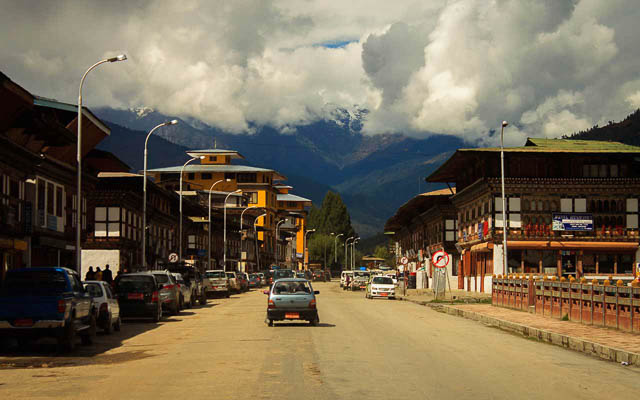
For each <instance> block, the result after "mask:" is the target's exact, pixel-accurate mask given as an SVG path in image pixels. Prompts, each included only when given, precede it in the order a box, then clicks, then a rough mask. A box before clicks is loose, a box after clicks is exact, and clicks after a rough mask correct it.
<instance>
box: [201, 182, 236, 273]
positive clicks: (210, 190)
mask: <svg viewBox="0 0 640 400" xmlns="http://www.w3.org/2000/svg"><path fill="white" fill-rule="evenodd" d="M225 181H226V182H229V181H231V179H220V180H219V181H215V182H214V183H213V185H211V187H210V188H209V245H208V246H207V248H208V250H209V251H208V253H209V264H208V267H209V269H213V268H211V192H212V191H213V187H214V186H215V185H217V184H218V183H220V182H225Z"/></svg>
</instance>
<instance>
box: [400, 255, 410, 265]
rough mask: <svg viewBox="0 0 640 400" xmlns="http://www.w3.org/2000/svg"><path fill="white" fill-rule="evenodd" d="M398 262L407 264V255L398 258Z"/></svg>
mask: <svg viewBox="0 0 640 400" xmlns="http://www.w3.org/2000/svg"><path fill="white" fill-rule="evenodd" d="M400 264H402V265H407V264H409V259H408V258H407V257H402V258H401V259H400Z"/></svg>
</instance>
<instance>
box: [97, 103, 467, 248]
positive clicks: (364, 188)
mask: <svg viewBox="0 0 640 400" xmlns="http://www.w3.org/2000/svg"><path fill="white" fill-rule="evenodd" d="M93 111H94V113H95V114H96V115H97V116H98V117H99V118H101V119H102V120H103V121H105V122H106V123H107V124H108V125H109V126H110V127H111V130H112V131H111V135H110V136H109V137H108V138H107V139H105V140H104V141H103V142H102V143H101V144H100V146H99V148H100V149H102V150H106V151H110V152H112V153H114V154H115V155H116V156H118V157H119V158H121V159H122V160H123V161H124V162H126V163H127V164H129V165H130V166H131V167H132V169H133V170H135V171H138V170H141V169H142V153H143V149H144V139H145V137H146V134H147V132H149V131H150V130H151V129H152V128H153V127H154V126H156V125H158V124H160V123H163V122H166V121H168V120H172V119H178V121H179V122H178V124H176V125H170V126H166V127H163V128H161V129H158V130H157V131H156V133H154V136H152V137H151V138H150V141H149V168H157V167H163V166H170V165H178V164H182V163H184V161H186V160H187V155H186V154H185V152H186V151H187V150H192V149H202V148H213V147H214V146H215V147H217V148H224V149H233V150H237V151H239V152H240V153H241V154H243V155H244V156H245V157H246V159H245V160H242V162H241V163H243V164H249V165H253V166H258V167H265V168H271V169H275V170H277V171H279V172H280V173H282V174H284V175H285V176H286V177H287V178H288V180H287V182H288V183H289V184H290V185H291V186H293V187H294V190H293V192H294V193H296V194H298V195H300V196H304V197H307V198H309V199H311V200H312V201H313V202H314V204H317V205H319V204H320V203H321V202H322V199H323V198H324V195H325V194H326V192H327V191H328V190H333V191H335V192H338V193H339V194H340V195H341V197H342V199H343V201H344V203H345V204H346V205H347V207H348V209H349V213H350V215H351V219H352V223H353V226H354V228H355V229H356V231H357V232H358V234H359V235H360V236H361V237H368V236H372V235H374V234H376V233H380V232H381V231H382V229H383V226H384V223H385V221H386V220H387V219H388V218H389V217H390V216H391V215H393V214H394V213H395V211H396V209H397V208H398V207H399V206H401V205H402V204H404V203H405V202H406V201H408V200H409V199H410V198H411V197H413V196H415V195H416V194H417V193H418V192H425V191H427V190H431V189H436V188H439V187H440V186H437V185H427V184H426V183H425V182H424V177H425V176H427V175H428V174H429V173H430V172H431V171H433V170H434V169H435V168H437V167H438V166H439V165H440V164H441V163H442V162H443V161H444V160H446V159H447V158H448V157H449V156H450V155H451V154H452V153H453V152H454V151H455V149H457V148H459V147H463V146H464V144H465V143H464V142H463V141H462V140H461V139H459V138H456V137H453V136H445V135H431V136H429V137H427V138H425V139H415V138H410V137H407V136H405V135H401V134H383V135H372V136H371V135H365V134H363V133H362V131H361V128H362V122H363V120H364V119H365V118H366V115H367V112H366V110H360V111H358V112H356V113H350V112H348V111H346V110H344V109H340V108H336V109H335V110H334V111H333V112H332V113H331V114H330V117H328V118H325V119H323V120H319V121H316V122H314V123H311V124H308V125H302V126H297V127H295V129H292V130H290V132H287V133H286V134H284V133H281V132H279V131H278V130H276V129H274V128H272V127H269V126H254V127H252V129H253V131H254V133H251V134H232V133H229V132H224V131H222V130H220V129H217V128H215V127H211V126H209V125H207V124H205V123H204V122H202V121H199V120H195V119H190V120H183V119H180V118H175V117H172V116H167V115H164V114H162V113H159V112H157V111H154V110H152V109H150V108H144V107H142V108H137V109H113V108H96V109H93Z"/></svg>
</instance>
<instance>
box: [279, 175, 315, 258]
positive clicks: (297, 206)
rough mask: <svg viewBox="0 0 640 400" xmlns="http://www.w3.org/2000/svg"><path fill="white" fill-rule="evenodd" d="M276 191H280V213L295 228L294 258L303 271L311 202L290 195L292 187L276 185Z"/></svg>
mask: <svg viewBox="0 0 640 400" xmlns="http://www.w3.org/2000/svg"><path fill="white" fill-rule="evenodd" d="M276 189H277V190H278V196H277V200H278V210H279V211H280V213H283V214H288V215H289V218H290V219H292V221H291V222H293V225H294V226H295V246H294V249H295V255H294V257H293V258H294V260H295V264H296V266H297V268H298V269H302V266H303V264H304V255H305V248H304V245H305V243H304V232H305V229H306V220H307V211H306V209H307V207H309V206H311V200H309V199H305V198H304V197H300V196H296V195H294V194H291V193H289V190H291V189H293V188H292V187H291V186H287V185H276ZM294 221H295V222H294Z"/></svg>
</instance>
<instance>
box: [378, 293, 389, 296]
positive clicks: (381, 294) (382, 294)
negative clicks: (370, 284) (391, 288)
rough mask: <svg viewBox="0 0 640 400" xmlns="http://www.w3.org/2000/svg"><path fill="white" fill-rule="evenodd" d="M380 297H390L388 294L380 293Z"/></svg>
mask: <svg viewBox="0 0 640 400" xmlns="http://www.w3.org/2000/svg"><path fill="white" fill-rule="evenodd" d="M380 296H388V293H380Z"/></svg>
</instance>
